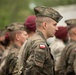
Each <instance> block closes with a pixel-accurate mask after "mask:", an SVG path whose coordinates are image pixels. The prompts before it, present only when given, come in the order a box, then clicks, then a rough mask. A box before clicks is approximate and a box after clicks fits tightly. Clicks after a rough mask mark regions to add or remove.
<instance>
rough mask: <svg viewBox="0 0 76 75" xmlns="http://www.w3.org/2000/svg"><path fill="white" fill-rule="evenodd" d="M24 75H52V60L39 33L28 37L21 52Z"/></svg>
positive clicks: (48, 49)
mask: <svg viewBox="0 0 76 75" xmlns="http://www.w3.org/2000/svg"><path fill="white" fill-rule="evenodd" d="M23 74H24V75H54V60H53V56H52V55H51V53H50V48H49V47H48V45H47V42H46V39H45V38H44V36H43V34H42V33H41V32H40V31H36V34H35V35H34V36H32V37H30V38H29V39H28V41H27V43H26V45H25V47H24V51H23Z"/></svg>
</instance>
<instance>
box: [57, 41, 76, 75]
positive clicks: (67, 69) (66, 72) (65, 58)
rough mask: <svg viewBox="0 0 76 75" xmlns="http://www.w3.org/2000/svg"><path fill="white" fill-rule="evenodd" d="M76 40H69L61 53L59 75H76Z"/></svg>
mask: <svg viewBox="0 0 76 75" xmlns="http://www.w3.org/2000/svg"><path fill="white" fill-rule="evenodd" d="M75 63H76V41H73V40H71V41H70V43H68V44H67V45H66V47H65V48H64V50H63V52H62V55H61V64H60V66H61V70H60V72H59V75H76V74H75V71H74V70H76V64H75Z"/></svg>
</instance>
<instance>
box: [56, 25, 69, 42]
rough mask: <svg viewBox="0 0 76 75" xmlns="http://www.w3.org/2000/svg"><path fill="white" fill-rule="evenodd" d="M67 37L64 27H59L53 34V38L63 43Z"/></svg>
mask: <svg viewBox="0 0 76 75" xmlns="http://www.w3.org/2000/svg"><path fill="white" fill-rule="evenodd" d="M67 35H68V30H67V27H64V26H59V27H58V30H57V31H56V33H55V36H56V37H57V38H58V39H61V40H63V41H64V40H66V38H67Z"/></svg>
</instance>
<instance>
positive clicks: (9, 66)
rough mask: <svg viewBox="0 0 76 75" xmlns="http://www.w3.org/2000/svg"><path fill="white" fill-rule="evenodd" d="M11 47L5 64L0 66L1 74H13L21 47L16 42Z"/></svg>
mask: <svg viewBox="0 0 76 75" xmlns="http://www.w3.org/2000/svg"><path fill="white" fill-rule="evenodd" d="M9 49H10V50H9V53H8V55H7V57H6V58H5V59H4V61H3V62H4V63H5V64H4V65H3V63H2V64H1V66H0V74H1V75H13V74H12V72H13V69H14V67H15V65H16V61H17V55H18V51H19V49H20V47H18V46H17V45H16V44H13V45H12V46H11V47H10V48H9Z"/></svg>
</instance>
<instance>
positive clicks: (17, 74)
mask: <svg viewBox="0 0 76 75" xmlns="http://www.w3.org/2000/svg"><path fill="white" fill-rule="evenodd" d="M35 20H36V16H35V15H31V16H28V17H27V19H26V21H25V22H24V28H25V30H26V32H27V33H28V37H31V36H32V35H34V33H35V31H36V22H35ZM25 44H26V41H25V42H24V44H23V45H22V47H21V48H20V51H19V54H18V60H17V64H16V66H15V68H14V71H13V75H21V73H22V67H23V64H22V63H23V62H22V52H23V49H24V46H25Z"/></svg>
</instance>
